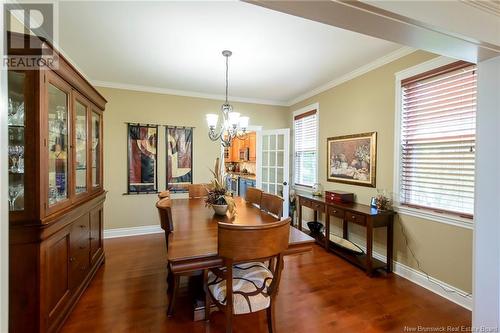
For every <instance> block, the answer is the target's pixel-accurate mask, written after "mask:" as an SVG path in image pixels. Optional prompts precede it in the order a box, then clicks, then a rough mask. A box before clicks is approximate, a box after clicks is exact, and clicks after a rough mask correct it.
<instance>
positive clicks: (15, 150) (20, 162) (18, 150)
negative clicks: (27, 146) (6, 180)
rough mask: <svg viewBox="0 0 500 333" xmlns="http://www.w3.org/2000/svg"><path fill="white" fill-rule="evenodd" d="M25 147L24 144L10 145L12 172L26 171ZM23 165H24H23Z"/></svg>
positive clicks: (10, 169)
mask: <svg viewBox="0 0 500 333" xmlns="http://www.w3.org/2000/svg"><path fill="white" fill-rule="evenodd" d="M23 157H24V147H23V146H9V158H10V161H11V162H12V165H11V166H10V168H9V171H10V172H12V173H23V172H24V158H23ZM21 166H22V167H21Z"/></svg>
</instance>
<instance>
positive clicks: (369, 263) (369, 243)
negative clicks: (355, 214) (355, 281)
mask: <svg viewBox="0 0 500 333" xmlns="http://www.w3.org/2000/svg"><path fill="white" fill-rule="evenodd" d="M366 274H368V276H372V275H373V226H372V224H371V221H369V222H368V224H367V226H366Z"/></svg>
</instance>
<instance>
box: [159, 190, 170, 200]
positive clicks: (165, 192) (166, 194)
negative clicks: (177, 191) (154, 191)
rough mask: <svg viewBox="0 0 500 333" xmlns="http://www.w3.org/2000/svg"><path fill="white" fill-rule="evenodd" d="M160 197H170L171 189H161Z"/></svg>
mask: <svg viewBox="0 0 500 333" xmlns="http://www.w3.org/2000/svg"><path fill="white" fill-rule="evenodd" d="M158 198H159V199H165V198H170V191H169V190H166V191H161V192H160V193H158Z"/></svg>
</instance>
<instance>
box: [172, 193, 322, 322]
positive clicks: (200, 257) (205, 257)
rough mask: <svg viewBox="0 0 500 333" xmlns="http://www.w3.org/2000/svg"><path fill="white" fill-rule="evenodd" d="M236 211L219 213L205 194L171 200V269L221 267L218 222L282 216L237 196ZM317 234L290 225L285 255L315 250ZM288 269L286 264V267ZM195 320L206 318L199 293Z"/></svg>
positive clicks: (254, 222) (255, 221) (186, 271)
mask: <svg viewBox="0 0 500 333" xmlns="http://www.w3.org/2000/svg"><path fill="white" fill-rule="evenodd" d="M234 201H235V204H236V210H235V213H229V212H228V213H227V214H226V215H222V216H221V215H216V214H214V210H213V209H212V207H209V206H206V204H205V199H204V198H191V199H174V200H172V203H171V213H172V221H173V231H172V232H171V233H170V234H169V236H168V237H169V241H168V266H169V271H170V272H169V273H170V274H173V275H174V276H175V275H177V276H179V275H190V274H192V275H195V273H196V272H199V271H202V270H205V269H210V268H215V267H220V266H222V265H223V260H222V258H221V257H219V255H218V253H217V225H218V222H225V223H232V224H239V225H259V224H265V223H271V222H276V221H278V220H279V219H278V218H277V217H275V216H273V215H271V214H268V213H266V212H264V211H262V210H260V209H259V208H258V207H256V206H254V205H252V204H250V203H247V202H246V201H245V200H244V199H243V198H241V197H234ZM314 242H315V240H314V238H312V237H310V236H309V235H307V234H305V233H304V232H302V231H300V230H298V229H296V228H295V227H293V226H290V235H289V240H288V249H287V250H286V252H285V253H284V254H285V255H291V254H300V253H306V252H309V251H311V250H312V246H313V244H314ZM284 269H286V266H285V268H284ZM194 304H195V306H194V309H193V314H194V320H201V319H203V318H204V302H203V298H202V297H200V298H198V299H197V300H196V301H195V302H194Z"/></svg>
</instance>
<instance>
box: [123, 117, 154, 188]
mask: <svg viewBox="0 0 500 333" xmlns="http://www.w3.org/2000/svg"><path fill="white" fill-rule="evenodd" d="M127 133H128V140H127V141H128V186H127V193H129V194H132V193H135V194H139V193H156V192H158V176H157V175H158V165H157V147H158V126H157V125H142V124H130V123H129V124H127Z"/></svg>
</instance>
